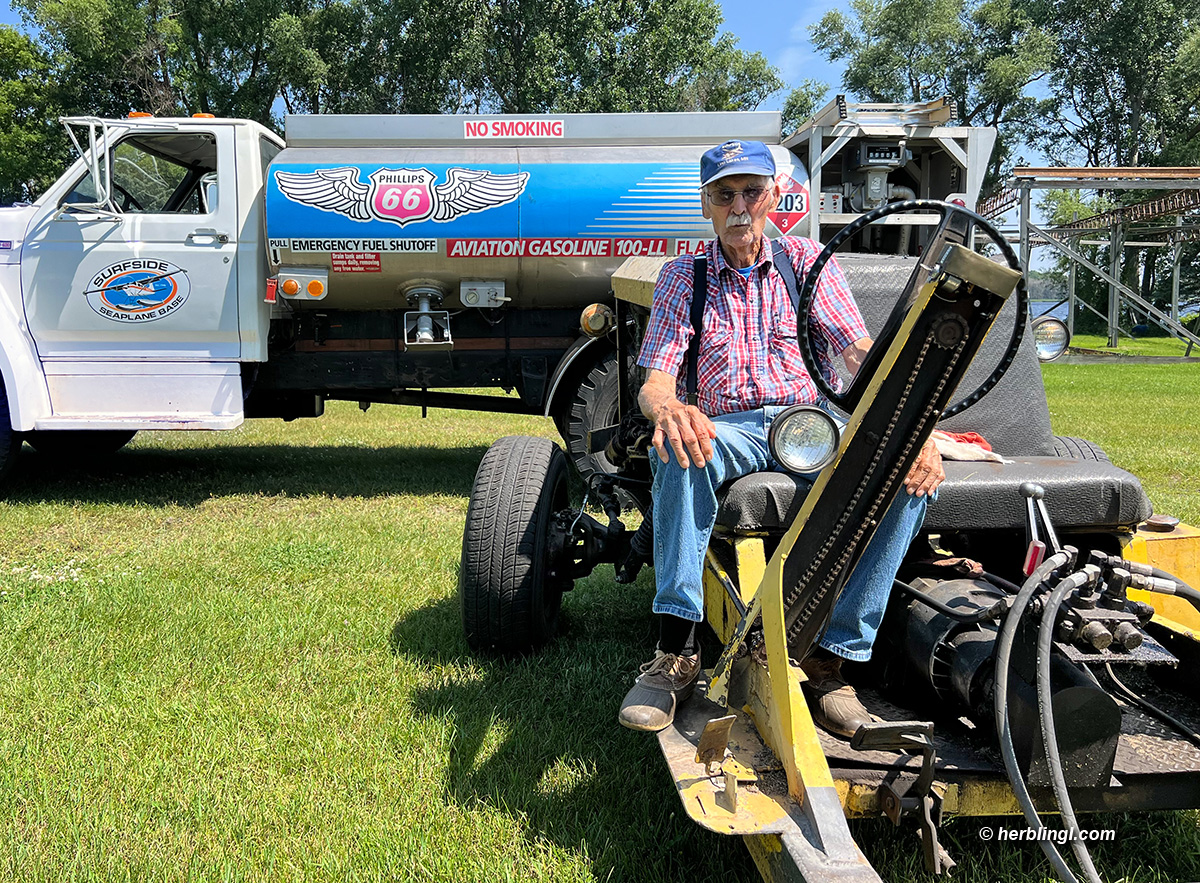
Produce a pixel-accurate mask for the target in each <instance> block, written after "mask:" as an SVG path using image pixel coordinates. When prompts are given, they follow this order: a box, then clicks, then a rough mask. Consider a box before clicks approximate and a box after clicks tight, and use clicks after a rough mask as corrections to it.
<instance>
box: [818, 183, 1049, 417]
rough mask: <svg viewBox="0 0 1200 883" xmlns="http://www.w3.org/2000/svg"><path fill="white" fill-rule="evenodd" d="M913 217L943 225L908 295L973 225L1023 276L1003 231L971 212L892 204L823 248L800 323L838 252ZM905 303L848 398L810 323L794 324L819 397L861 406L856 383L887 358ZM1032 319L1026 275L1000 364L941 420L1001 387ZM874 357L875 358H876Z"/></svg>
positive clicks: (916, 202)
mask: <svg viewBox="0 0 1200 883" xmlns="http://www.w3.org/2000/svg"><path fill="white" fill-rule="evenodd" d="M912 211H933V212H937V213H938V214H939V215H941V216H942V221H941V223H940V224H939V225H938V228H937V230H935V231H934V235H933V237H932V238H931V239H930V241H929V245H928V246H926V248H925V251H924V255H923V257H922V260H921V261H919V262H918V264H917V266H916V267H915V268H914V269H913V272H912V275H911V276H910V277H909V280H908V285H907V286H905V289H904V291H905V292H906V293H908V292H914V291H916V286H918V285H919V284H921V283H922V282H923V281H924V279H926V278H928V275H929V273H930V272H931V271H932V269H933V264H934V262H935V261H937V260H939V259H940V258H941V253H942V251H943V250H944V246H945V245H946V244H948V243H950V242H955V241H957V242H959V243H962V242H965V241H966V238H967V236H968V234H969V232H970V229H971V227H972V225H973V226H975V227H978V228H979V229H981V230H983V232H984V233H986V234H987V235H988V237H989V238H990V239H991V240H992V241H993V242H994V243H996V245H997V246H998V247H999V249H1000V251H1001V253H1002V254H1003V255H1004V258H1005V260H1006V261H1007V262H1008V265H1009V267H1011V268H1012V269H1014V270H1016V271H1017V272H1018V273H1020V272H1021V262H1020V261H1019V260H1018V259H1017V255H1016V252H1014V251H1013V248H1012V246H1011V245H1009V243H1008V241H1007V240H1006V239H1005V238H1004V237H1003V236H1002V235H1001V234H1000V231H999V230H997V229H996V228H995V227H993V226H992V225H991V224H990V223H989V222H988V221H986V220H985V219H984V218H982V217H980V216H979V215H978V214H976V213H975V212H973V211H971V210H970V209H967V208H963V207H962V206H959V205H954V204H952V203H949V202H940V201H938V200H935V199H907V200H904V201H903V202H892V203H888V204H887V205H884V206H881V207H880V208H877V209H875V210H874V211H871V212H867V213H866V214H865V215H863V216H862V217H860V218H856V219H855V220H853V221H851V222H850V223H849V224H847V225H846V226H845V227H843V228H842V229H841V230H839V231H838V232H837V233H836V234H835V235H834V237H833V238H832V239H830V240H829V244H828V245H826V246H825V249H824V251H822V252H821V254H820V255H818V257H817V259H816V260H815V261H813V264H812V267H810V268H809V271H808V274H807V275H806V276H805V277H804V283H803V284H802V285H801V286H800V296H799V299H798V302H797V304H796V315H797V317H800V316H807V315H808V313H809V310H810V309H811V308H812V300H813V295H814V293H815V292H816V289H817V281H818V280H819V279H820V278H821V271H822V270H824V269H825V265H826V264H827V263H829V259H830V258H832V257H833V254H834V252H836V251H837V250H838V248H839V247H840V246H841V245H842V243H844V242H845V241H846V240H847V239H849V238H850V237H851V236H853V235H854V234H855V233H857V232H858V231H859V230H861V229H862V228H863V227H866V226H867V225H868V224H873V223H874V222H875V221H878V220H879V219H880V218H884V217H887V216H888V215H895V214H901V213H906V212H912ZM927 261H928V263H927ZM907 300H908V298H902V299H901V300H899V301H897V302H896V305H895V306H894V307H893V308H892V312H891V314H890V315H889V316H888V319H887V321H886V322H884V324H883V330H882V332H881V333H880V335H879V338H878V339H877V340H876V341H875V342H874V345H873V346H872V347H871V351H870V353H868V354H867V358H866V360H864V362H863V364H862V365H861V366H860V367H859V371H858V375H856V377H855V378H854V380H853V381H851V383H850V386H849V388H848V389H847V390H846V391H845V392H838V391H837V390H835V389H834V388H833V387H832V386H831V385H830V383H829V381H828V380H826V378H825V375H824V374H822V373H821V370H820V365H819V364H818V362H817V357H816V353H815V352H814V350H813V342H812V338H811V336H810V333H809V327H808V326H809V323H808V322H807V321H806V320H805V321H797V322H796V333H797V338H798V342H799V344H800V355H801V357H802V358H803V359H804V367H805V368H807V369H808V373H809V375H810V376H811V377H812V380H813V383H814V384H815V385H816V387H817V389H818V390H820V392H821V394H822V395H824V396H825V397H826V398H827V399H829V401H831V402H832V403H833V404H835V405H837V406H838V407H839V408H841V409H842V410H844V411H853V410H854V407H855V405H857V398H858V397H860V396H855V395H853V392H854V391H855V390H857V389H859V388H860V385H859V384H858V383H857V381H858V379H859V377H867V376H870V375H871V374H873V373H874V372H873V370H871V369H872V368H873V367H875V366H877V365H878V362H879V360H880V359H881V358H882V354H883V352H884V351H885V350H886V349H887V348H888V346H890V345H891V341H892V338H894V337H895V334H896V331H897V329H898V328H899V325H900V322H901V320H902V319H903V317H904V314H905V312H906V311H907V309H908V303H906V301H907ZM1028 315H1029V292H1028V290H1027V289H1026V287H1025V275H1024V274H1023V273H1022V274H1021V278H1020V280H1019V281H1018V282H1017V318H1016V321H1015V322H1014V323H1013V330H1012V334H1011V336H1010V337H1009V341H1008V346H1007V348H1006V349H1005V351H1004V356H1003V357H1002V358H1001V359H1000V361H999V362H998V363H997V365H996V367H995V369H994V370H993V371H992V373H991V375H989V376H988V378H987V379H986V380H985V381H983V383H981V384H980V385H979V387H978V388H977V389H976V390H975V391H974V392H972V393H971V394H970V395H967V396H964V397H963V398H961V399H959V400H958V401H957V402H955V403H954V404H953V405H950V406H949V407H947V408H946V409H945V411H944V412H943V413H942V419H945V418H947V417H953V416H954V415H955V414H959V413H961V412H962V411H964V410H966V409H967V408H969V407H971V405H973V404H975V403H976V402H978V401H979V400H980V399H981V398H983V397H984V396H985V395H987V394H988V393H989V392H990V391H991V390H992V388H993V387H994V386H995V385H996V384H997V383H999V382H1000V378H1001V377H1003V376H1004V374H1005V372H1007V371H1008V369H1009V367H1010V366H1011V365H1012V362H1013V359H1014V358H1016V355H1017V349H1018V347H1020V345H1021V339H1022V337H1023V336H1024V334H1025V317H1026V316H1028ZM872 355H873V356H874V358H872Z"/></svg>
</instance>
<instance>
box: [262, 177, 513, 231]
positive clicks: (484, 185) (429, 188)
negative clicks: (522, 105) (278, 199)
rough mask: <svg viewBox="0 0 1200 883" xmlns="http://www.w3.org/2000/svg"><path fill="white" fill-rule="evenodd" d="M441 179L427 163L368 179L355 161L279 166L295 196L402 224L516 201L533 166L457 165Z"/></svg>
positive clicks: (284, 187)
mask: <svg viewBox="0 0 1200 883" xmlns="http://www.w3.org/2000/svg"><path fill="white" fill-rule="evenodd" d="M436 180H437V175H435V174H434V173H433V172H431V171H429V169H424V168H421V169H378V170H377V171H374V172H372V173H371V174H370V176H369V177H368V179H367V182H366V183H364V182H363V181H361V180H360V179H359V170H358V169H357V168H355V167H353V166H348V167H343V168H337V169H317V171H315V172H285V171H282V170H280V171H277V172H275V182H276V183H277V184H278V185H279V189H280V191H281V192H282V193H283V195H284V196H286V197H287V198H288V199H290V200H292V201H293V202H299V203H303V204H304V205H311V206H312V207H313V208H318V209H321V210H322V211H326V212H336V213H337V214H339V215H344V216H345V217H347V218H350V219H351V220H355V221H370V220H380V221H390V222H392V223H393V224H399V225H400V226H401V227H403V226H404V225H405V224H413V223H416V222H417V221H434V222H436V223H445V222H446V221H452V220H454V219H455V218H458V217H461V216H462V215H467V214H471V213H472V212H482V211H486V210H487V209H490V208H495V207H496V206H498V205H504V204H505V203H509V202H512V201H513V200H514V199H516V198H517V197H518V196H520V195H521V191H523V190H524V189H525V183H526V182H527V181H528V180H529V172H516V173H513V174H499V173H496V172H489V171H485V170H483V169H459V168H453V169H450V170H449V171H447V172H446V180H445V181H444V182H443V183H441V184H435V183H434V182H435V181H436Z"/></svg>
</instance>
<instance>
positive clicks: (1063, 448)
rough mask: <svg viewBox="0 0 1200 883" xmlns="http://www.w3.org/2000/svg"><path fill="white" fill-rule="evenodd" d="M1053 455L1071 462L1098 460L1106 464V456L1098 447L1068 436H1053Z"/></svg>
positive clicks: (1085, 440)
mask: <svg viewBox="0 0 1200 883" xmlns="http://www.w3.org/2000/svg"><path fill="white" fill-rule="evenodd" d="M1054 453H1055V455H1056V456H1058V457H1063V458H1069V459H1071V460H1099V461H1101V462H1108V454H1106V453H1104V450H1103V449H1102V448H1101V447H1100V446H1099V445H1095V444H1092V443H1091V442H1090V441H1088V440H1087V439H1084V438H1075V437H1073V436H1070V435H1056V436H1054Z"/></svg>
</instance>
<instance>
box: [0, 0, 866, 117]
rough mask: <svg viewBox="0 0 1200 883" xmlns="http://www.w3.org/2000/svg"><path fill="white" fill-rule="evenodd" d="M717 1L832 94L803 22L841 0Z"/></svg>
mask: <svg viewBox="0 0 1200 883" xmlns="http://www.w3.org/2000/svg"><path fill="white" fill-rule="evenodd" d="M720 5H721V12H722V14H723V15H724V16H725V22H724V23H723V24H722V26H721V27H722V30H726V31H729V32H730V33H732V34H734V35H735V36H736V37H737V38H738V41H739V44H740V46H741V48H743V49H747V50H749V51H751V52H761V53H763V55H765V56H766V57H767V60H768V61H770V62H771V64H773V65H775V66H776V67H777V68H779V70H780V72H781V73H782V75H783V80H784V82H786V83H787V84H788V86H789V88H790V87H791V86H792V85H794V84H796V83H799V82H800V81H801V80H803V79H805V78H811V79H816V80H822V81H824V82H826V83H828V84H829V85H830V87H831V88H830V96H831V97H832V96H833V95H834V94H835V93H836V91H837V89H838V83H839V82H840V80H841V76H842V71H841V68H840V67H835V66H833V65H830V64H829V63H828V62H827V61H825V59H823V58H821V57H820V56H818V55H817V54H816V53H814V52H813V48H812V45H811V44H810V43H809V42H808V26H809V25H811V24H813V23H814V22H816V21H817V20H818V19H820V18H821V16H822V15H824V14H825V13H826V12H828V11H829V10H830V9H834V8H838V7H842V8H846V7H847V6H848V4H847V3H846V2H845V0H842V2H834V0H815V2H811V3H805V4H798V3H784V2H782V0H757V2H754V0H752V2H746V0H720ZM20 21H21V19H20V15H19V14H18V13H16V12H15V11H13V9H12V7H11V6H9V3H8V0H0V24H8V25H19V24H20ZM785 94H786V90H785V91H784V92H781V93H779V94H778V95H775V96H773V97H772V98H771V100H770V101H768V102H767V103H766V104H764V105H763V107H762V109H763V110H778V109H779V108H780V107H781V106H782V104H783V98H784V95H785Z"/></svg>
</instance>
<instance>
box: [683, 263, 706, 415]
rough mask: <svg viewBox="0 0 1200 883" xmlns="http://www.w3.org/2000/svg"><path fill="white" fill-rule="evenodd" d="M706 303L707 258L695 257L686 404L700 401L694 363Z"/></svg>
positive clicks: (696, 360)
mask: <svg viewBox="0 0 1200 883" xmlns="http://www.w3.org/2000/svg"><path fill="white" fill-rule="evenodd" d="M707 302H708V258H706V257H705V256H704V255H697V256H696V258H695V259H694V260H693V263H692V339H691V340H690V341H688V350H687V403H688V404H689V405H695V404H696V403H697V402H698V401H700V397H699V395H698V391H699V382H698V381H697V380H696V363H697V362H699V361H700V335H701V334H702V333H703V332H704V305H705V303H707Z"/></svg>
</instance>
